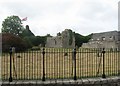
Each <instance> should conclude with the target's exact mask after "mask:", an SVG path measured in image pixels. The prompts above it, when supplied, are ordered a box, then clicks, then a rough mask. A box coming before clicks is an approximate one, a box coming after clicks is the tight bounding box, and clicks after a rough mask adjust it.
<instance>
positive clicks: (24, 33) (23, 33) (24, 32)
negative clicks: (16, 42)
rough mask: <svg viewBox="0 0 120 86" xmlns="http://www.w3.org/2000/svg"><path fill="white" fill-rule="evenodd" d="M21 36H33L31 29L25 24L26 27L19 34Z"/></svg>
mask: <svg viewBox="0 0 120 86" xmlns="http://www.w3.org/2000/svg"><path fill="white" fill-rule="evenodd" d="M21 36H22V37H27V36H28V37H30V36H35V35H34V34H33V33H32V32H31V30H30V29H29V26H28V25H26V28H25V29H24V30H23V32H22V34H21Z"/></svg>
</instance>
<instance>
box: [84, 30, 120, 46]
mask: <svg viewBox="0 0 120 86" xmlns="http://www.w3.org/2000/svg"><path fill="white" fill-rule="evenodd" d="M82 47H84V48H120V32H118V31H110V32H103V33H94V34H93V35H92V38H91V39H90V40H89V42H88V43H83V45H82Z"/></svg>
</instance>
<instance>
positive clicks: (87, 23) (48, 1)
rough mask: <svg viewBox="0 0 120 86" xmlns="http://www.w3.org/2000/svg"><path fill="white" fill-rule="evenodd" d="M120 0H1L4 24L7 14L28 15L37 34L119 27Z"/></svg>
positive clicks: (79, 31)
mask: <svg viewBox="0 0 120 86" xmlns="http://www.w3.org/2000/svg"><path fill="white" fill-rule="evenodd" d="M118 2H119V0H0V28H1V27H2V21H3V20H4V19H5V18H7V16H11V15H17V16H19V17H20V18H21V19H22V18H25V17H28V19H27V21H24V22H23V25H24V26H25V25H29V26H30V30H31V31H32V32H33V33H34V34H35V35H41V36H42V35H46V34H48V33H49V34H51V35H54V36H55V35H56V33H58V32H61V31H63V30H64V29H71V30H73V31H75V32H76V33H80V34H82V35H88V34H91V33H97V32H105V31H113V30H118Z"/></svg>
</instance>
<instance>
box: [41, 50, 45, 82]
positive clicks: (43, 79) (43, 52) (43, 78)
mask: <svg viewBox="0 0 120 86" xmlns="http://www.w3.org/2000/svg"><path fill="white" fill-rule="evenodd" d="M42 54H43V77H42V81H45V49H44V48H43V51H42Z"/></svg>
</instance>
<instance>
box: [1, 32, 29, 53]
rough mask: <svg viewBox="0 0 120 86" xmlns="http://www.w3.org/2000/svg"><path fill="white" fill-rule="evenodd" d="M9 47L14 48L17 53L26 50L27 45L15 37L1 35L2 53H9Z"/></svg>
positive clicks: (5, 34) (6, 34) (7, 34)
mask: <svg viewBox="0 0 120 86" xmlns="http://www.w3.org/2000/svg"><path fill="white" fill-rule="evenodd" d="M10 47H15V50H16V52H19V51H25V50H27V49H28V48H29V45H27V43H26V42H25V41H24V40H22V39H21V38H20V37H18V36H16V35H13V34H10V33H2V51H3V52H9V48H10Z"/></svg>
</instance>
